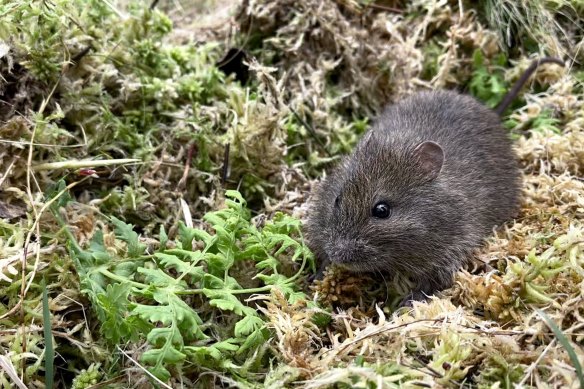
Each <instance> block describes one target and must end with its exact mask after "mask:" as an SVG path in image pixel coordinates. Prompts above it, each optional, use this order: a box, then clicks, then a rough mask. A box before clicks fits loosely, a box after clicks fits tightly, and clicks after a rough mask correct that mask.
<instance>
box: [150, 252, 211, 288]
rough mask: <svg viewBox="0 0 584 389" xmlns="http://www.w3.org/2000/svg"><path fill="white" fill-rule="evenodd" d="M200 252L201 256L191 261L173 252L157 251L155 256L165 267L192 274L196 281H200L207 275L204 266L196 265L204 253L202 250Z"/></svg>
mask: <svg viewBox="0 0 584 389" xmlns="http://www.w3.org/2000/svg"><path fill="white" fill-rule="evenodd" d="M198 253H199V258H197V259H195V260H194V261H193V262H191V263H189V262H184V261H182V260H181V259H180V258H179V257H177V256H176V255H171V254H165V253H155V254H154V256H155V257H156V258H157V259H158V260H159V261H160V264H162V265H163V266H164V268H165V269H175V270H177V271H178V272H179V273H180V274H181V275H182V274H190V275H191V276H193V280H194V281H199V280H200V279H201V278H202V277H203V276H204V275H205V271H204V269H203V267H202V266H195V265H196V264H197V263H198V262H199V260H200V259H201V258H202V257H203V254H202V253H201V252H200V251H199V252H198Z"/></svg>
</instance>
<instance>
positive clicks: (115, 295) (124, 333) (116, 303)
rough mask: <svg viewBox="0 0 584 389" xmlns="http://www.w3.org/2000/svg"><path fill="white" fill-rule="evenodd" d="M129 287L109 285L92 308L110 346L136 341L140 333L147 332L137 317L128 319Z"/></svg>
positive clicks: (145, 325)
mask: <svg viewBox="0 0 584 389" xmlns="http://www.w3.org/2000/svg"><path fill="white" fill-rule="evenodd" d="M130 289H131V286H130V285H128V284H110V285H108V286H107V288H106V290H105V292H104V293H100V294H98V295H97V299H96V303H97V304H95V306H94V308H95V309H96V312H97V316H98V318H99V320H100V321H101V323H102V326H101V333H102V335H103V336H104V337H105V339H107V340H108V342H109V343H110V344H111V345H115V344H118V343H121V342H122V340H125V341H128V340H133V341H136V340H137V339H138V335H139V333H140V332H147V331H148V330H149V329H150V326H149V325H148V324H147V323H146V322H145V321H144V320H142V319H140V318H138V317H129V315H130V301H129V300H128V296H129V294H130Z"/></svg>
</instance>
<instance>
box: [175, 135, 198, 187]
mask: <svg viewBox="0 0 584 389" xmlns="http://www.w3.org/2000/svg"><path fill="white" fill-rule="evenodd" d="M196 146H197V145H196V144H195V143H194V142H193V143H192V144H191V147H189V151H188V153H187V160H186V162H185V169H184V171H183V175H182V177H181V179H180V181H179V182H178V187H179V188H181V189H182V188H183V187H184V186H185V185H186V183H187V178H188V176H189V170H190V168H191V162H192V161H193V154H194V152H195V148H196Z"/></svg>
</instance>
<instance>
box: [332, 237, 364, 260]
mask: <svg viewBox="0 0 584 389" xmlns="http://www.w3.org/2000/svg"><path fill="white" fill-rule="evenodd" d="M325 250H326V252H327V254H328V256H329V258H330V260H331V261H332V262H335V263H350V262H354V261H355V258H356V257H357V256H358V253H359V251H360V247H359V245H358V244H357V242H356V241H355V240H349V239H339V240H336V241H334V242H331V243H330V244H327V245H326V247H325Z"/></svg>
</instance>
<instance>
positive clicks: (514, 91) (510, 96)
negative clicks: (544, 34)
mask: <svg viewBox="0 0 584 389" xmlns="http://www.w3.org/2000/svg"><path fill="white" fill-rule="evenodd" d="M544 63H556V64H558V65H561V66H564V65H565V63H564V61H562V60H561V59H559V58H554V57H543V58H539V59H536V60H534V61H533V62H532V63H531V65H529V67H528V68H527V70H526V71H525V72H524V73H523V74H522V75H521V77H519V80H517V81H516V82H515V84H514V85H513V87H512V88H511V90H509V92H507V94H506V95H505V97H503V100H501V102H500V103H499V105H497V107H496V108H495V112H496V113H497V115H499V116H501V115H502V114H503V112H505V110H506V109H507V107H509V105H510V104H511V102H513V100H515V98H516V97H517V95H518V94H519V91H520V90H521V88H522V87H523V85H524V84H525V83H526V82H527V80H528V79H529V77H531V75H532V74H533V72H535V70H536V69H537V68H538V66H539V65H541V64H544Z"/></svg>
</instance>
